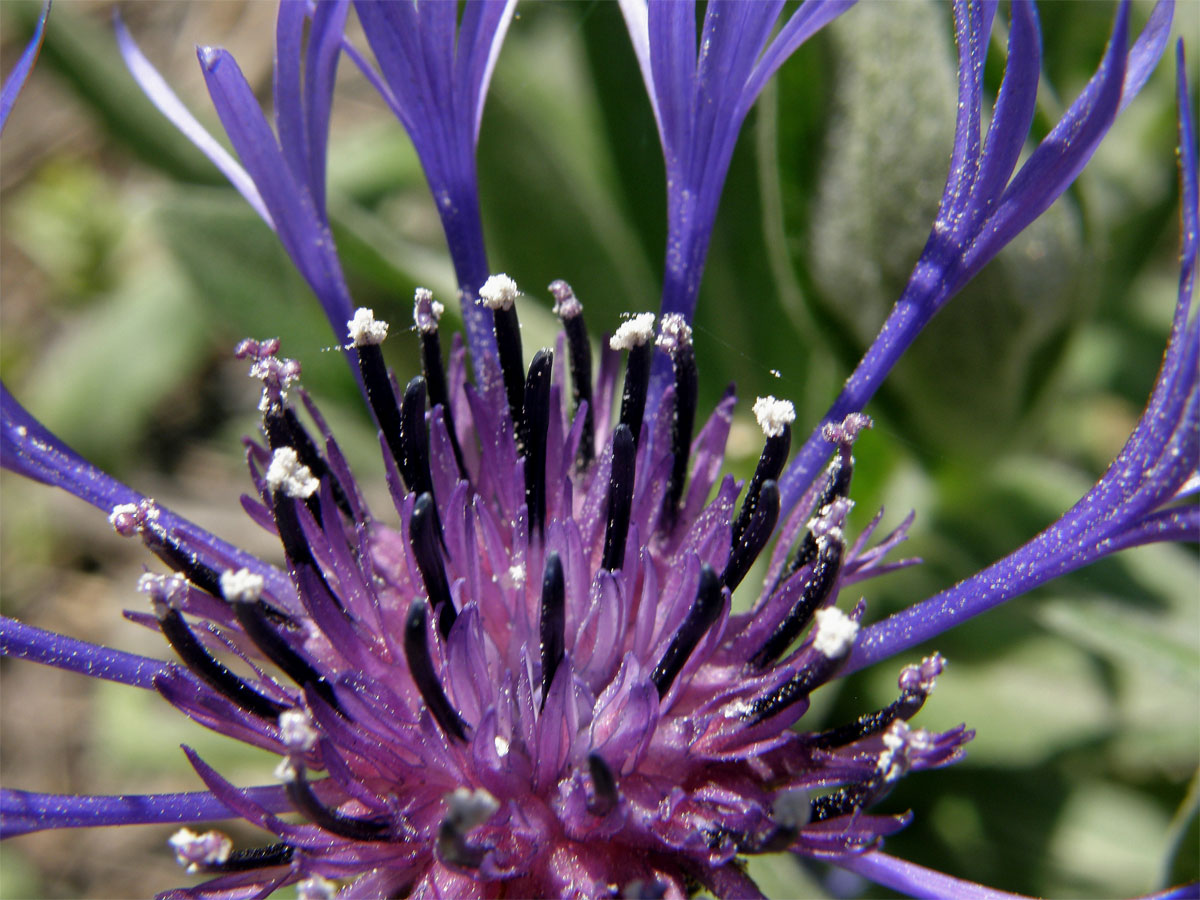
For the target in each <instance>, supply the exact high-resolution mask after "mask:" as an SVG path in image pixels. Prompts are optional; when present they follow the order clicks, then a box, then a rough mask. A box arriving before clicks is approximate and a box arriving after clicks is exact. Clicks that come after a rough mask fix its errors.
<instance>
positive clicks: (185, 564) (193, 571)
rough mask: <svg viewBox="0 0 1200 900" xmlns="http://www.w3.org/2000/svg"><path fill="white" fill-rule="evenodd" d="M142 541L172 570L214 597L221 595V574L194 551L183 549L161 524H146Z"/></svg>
mask: <svg viewBox="0 0 1200 900" xmlns="http://www.w3.org/2000/svg"><path fill="white" fill-rule="evenodd" d="M142 541H143V542H144V543H145V545H146V549H148V550H149V551H150V552H151V553H153V554H154V555H155V556H157V557H158V558H159V559H161V560H162V561H163V562H164V563H166V564H167V565H168V566H169V567H170V568H171V570H172V571H175V572H179V573H180V574H181V575H183V576H184V577H185V578H187V580H188V581H190V582H191V583H192V584H194V585H195V586H196V587H198V588H200V590H202V591H207V592H208V593H210V594H212V595H213V596H214V597H221V596H223V595H222V593H221V576H220V575H219V574H218V573H217V572H216V570H214V569H213V568H212V567H210V566H208V565H207V564H205V563H203V562H201V561H200V558H199V557H198V556H197V555H196V554H195V553H191V552H189V551H187V550H184V549H183V547H182V546H181V545H180V544H179V542H178V541H177V540H176V539H175V538H174V537H172V536H171V535H169V534H167V531H166V529H165V528H163V527H162V526H161V525H157V524H148V525H147V526H146V527H145V529H144V530H143V531H142Z"/></svg>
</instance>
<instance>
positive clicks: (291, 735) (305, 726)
mask: <svg viewBox="0 0 1200 900" xmlns="http://www.w3.org/2000/svg"><path fill="white" fill-rule="evenodd" d="M318 737H320V735H319V734H318V733H317V729H316V728H315V727H313V721H312V717H311V716H310V715H309V714H308V713H307V712H306V711H305V710H302V709H285V710H284V711H283V712H281V713H280V714H279V739H280V740H281V741H282V742H283V746H285V747H287V748H288V750H290V751H291V752H292V753H306V752H307V751H309V750H311V749H312V748H313V745H314V744H316V742H317V738H318Z"/></svg>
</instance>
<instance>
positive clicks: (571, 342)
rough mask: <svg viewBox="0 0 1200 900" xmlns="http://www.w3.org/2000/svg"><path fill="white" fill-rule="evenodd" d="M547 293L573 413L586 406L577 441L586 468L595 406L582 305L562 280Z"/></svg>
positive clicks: (593, 445)
mask: <svg viewBox="0 0 1200 900" xmlns="http://www.w3.org/2000/svg"><path fill="white" fill-rule="evenodd" d="M550 293H551V294H553V295H554V312H555V313H556V314H557V315H558V316H559V318H560V319H562V323H563V332H564V333H565V334H566V336H567V354H568V357H567V358H568V362H569V364H570V367H571V394H572V397H573V398H574V401H575V413H576V414H578V412H579V407H580V404H582V403H587V412H586V413H585V414H584V417H583V431H582V433H581V435H580V439H579V463H580V465H587V464H588V463H590V462H591V461H592V458H593V457H594V456H595V455H596V426H595V424H594V423H595V414H594V411H593V407H594V406H595V404H594V403H593V402H592V347H591V344H589V343H588V335H587V325H585V324H584V321H583V304H582V303H580V302H579V300H578V299H577V298H576V297H575V292H574V291H572V290H571V286H570V285H569V284H567V283H566V282H565V281H555V282H552V283H551V285H550Z"/></svg>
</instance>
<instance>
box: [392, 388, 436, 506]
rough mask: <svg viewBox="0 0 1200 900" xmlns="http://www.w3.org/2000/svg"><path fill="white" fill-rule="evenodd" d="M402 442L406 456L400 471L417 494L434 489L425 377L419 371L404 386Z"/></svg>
mask: <svg viewBox="0 0 1200 900" xmlns="http://www.w3.org/2000/svg"><path fill="white" fill-rule="evenodd" d="M400 446H401V447H402V448H403V452H404V460H403V462H402V463H401V464H400V474H401V475H402V476H404V483H405V484H406V485H407V486H408V489H409V490H410V491H412V492H413V493H414V494H432V493H433V475H432V474H431V473H430V471H429V430H428V429H427V428H426V427H425V379H424V378H422V377H421V376H420V375H418V376H417V377H416V378H414V379H413V380H412V381H410V382H409V383H408V387H406V388H405V389H404V400H403V401H402V402H401V404H400Z"/></svg>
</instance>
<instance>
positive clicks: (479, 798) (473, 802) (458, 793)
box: [446, 787, 500, 834]
mask: <svg viewBox="0 0 1200 900" xmlns="http://www.w3.org/2000/svg"><path fill="white" fill-rule="evenodd" d="M446 805H447V806H448V807H449V810H448V811H447V812H446V821H447V822H449V823H450V824H452V825H453V826H454V827H455V830H456V831H458V832H459V834H462V833H464V832H467V831H470V830H471V829H472V828H475V827H476V826H478V825H482V824H483V823H484V822H486V821H487V820H488V819H490V818H491V817H492V815H493V814H494V813H495V812H496V810H498V809H499V808H500V802H499V801H498V800H497V799H496V798H495V797H493V796H492V795H491V794H490V793H488V792H487V791H485V790H484V789H483V788H476V789H475V790H473V791H469V790H467V789H466V788H465V787H458V788H455V789H454V790H453V791H451V792H450V793H449V794H447V795H446Z"/></svg>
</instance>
